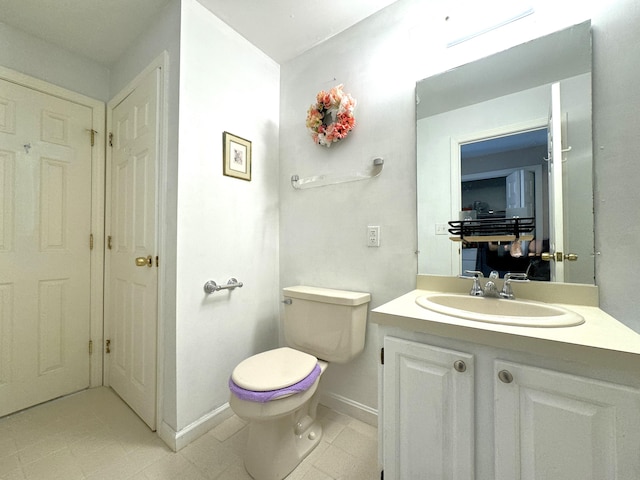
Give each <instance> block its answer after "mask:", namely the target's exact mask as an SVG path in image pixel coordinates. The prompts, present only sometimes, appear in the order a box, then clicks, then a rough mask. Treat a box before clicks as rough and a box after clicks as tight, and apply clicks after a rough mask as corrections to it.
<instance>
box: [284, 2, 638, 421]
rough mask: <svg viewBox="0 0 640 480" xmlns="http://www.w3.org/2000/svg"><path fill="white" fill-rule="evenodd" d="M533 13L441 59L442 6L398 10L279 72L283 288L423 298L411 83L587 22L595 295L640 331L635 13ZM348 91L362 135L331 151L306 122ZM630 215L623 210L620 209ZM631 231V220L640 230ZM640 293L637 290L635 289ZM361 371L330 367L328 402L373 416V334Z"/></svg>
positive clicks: (626, 9)
mask: <svg viewBox="0 0 640 480" xmlns="http://www.w3.org/2000/svg"><path fill="white" fill-rule="evenodd" d="M531 3H532V4H533V5H534V8H535V10H536V12H535V13H534V14H533V15H531V16H529V17H527V18H525V19H522V20H519V21H518V22H515V23H514V24H511V25H508V26H506V27H504V28H502V29H501V30H500V31H496V32H492V33H489V34H486V35H483V36H481V37H477V38H476V39H474V40H472V41H470V42H467V43H466V44H461V45H459V46H457V47H454V48H451V49H448V50H447V49H446V48H445V47H444V41H443V35H445V33H446V32H445V31H446V25H444V17H445V15H444V14H446V13H447V12H446V8H447V7H446V6H441V5H439V4H432V3H431V2H423V1H420V0H400V1H399V2H397V3H396V4H394V5H391V6H390V7H388V8H387V9H385V10H384V11H382V12H381V13H379V14H377V15H374V16H372V17H370V18H369V19H367V20H365V21H364V22H361V23H360V24H358V25H356V26H355V27H353V28H351V29H350V30H348V31H346V32H344V33H342V34H340V35H338V36H336V37H334V38H332V39H330V40H328V41H327V42H324V43H323V44H321V45H319V46H317V47H316V48H314V49H313V50H311V51H309V52H307V53H305V54H304V55H301V56H300V57H297V58H295V59H293V60H291V61H290V62H288V63H286V64H284V65H282V81H281V85H282V87H281V91H282V101H281V113H280V115H281V116H280V118H281V121H280V165H281V167H280V169H281V174H280V198H281V219H280V220H281V232H280V237H281V238H280V249H281V262H280V269H281V275H280V283H281V286H286V285H291V284H295V283H307V284H310V285H318V286H328V287H336V288H348V289H353V290H365V291H369V292H371V293H372V295H373V300H372V306H374V307H375V306H377V305H379V304H381V303H383V302H386V301H388V300H390V299H392V298H394V297H395V296H398V295H400V294H402V293H405V292H407V291H408V290H410V289H411V288H413V287H414V285H415V283H414V282H415V278H414V275H415V273H416V265H417V262H416V258H415V256H414V250H415V249H416V246H415V241H416V240H415V239H416V223H415V222H416V219H415V216H416V206H415V204H416V192H415V183H416V170H415V168H416V167H415V140H416V138H415V124H414V114H415V106H414V89H415V82H416V81H417V80H419V79H421V78H423V77H426V76H428V75H430V74H434V73H437V72H440V71H443V70H445V69H447V68H450V67H453V66H456V65H460V64H463V63H466V62H468V61H471V60H474V59H476V58H480V57H482V56H486V55H488V54H490V53H493V52H495V51H498V50H502V49H505V48H508V47H509V46H512V45H515V44H518V43H521V42H523V41H526V40H529V39H531V38H535V37H537V36H541V35H545V34H547V33H551V32H553V31H556V30H559V29H561V28H563V27H566V26H569V25H573V24H576V23H579V22H581V21H583V20H585V19H588V18H590V17H591V18H592V24H593V42H594V75H593V76H594V80H593V82H594V112H593V122H594V131H595V136H594V151H595V159H594V162H595V171H596V180H595V183H596V193H595V195H596V232H595V233H596V242H597V244H596V249H597V250H599V251H600V252H601V255H599V256H598V257H597V277H596V281H597V283H598V284H599V285H600V287H601V297H602V298H601V301H602V306H603V308H604V309H605V310H607V311H608V312H609V313H612V314H613V315H614V316H616V317H617V318H619V319H620V320H621V321H623V322H625V323H626V324H628V325H629V326H631V327H633V328H635V329H636V330H638V331H640V318H638V317H637V315H636V313H635V303H636V302H635V300H634V298H635V293H636V291H635V290H636V289H637V285H636V286H635V287H634V286H633V285H634V282H633V281H631V280H630V279H634V278H637V270H638V267H640V261H639V260H638V259H639V258H640V257H639V255H638V253H637V252H636V249H635V245H634V244H635V243H636V242H635V239H636V238H637V237H638V234H639V233H640V232H639V229H640V224H639V222H637V221H632V222H629V219H630V215H632V212H633V211H634V210H633V209H634V208H635V205H638V204H639V203H640V193H639V192H640V190H639V189H638V188H637V185H636V184H637V181H638V176H639V175H640V162H638V160H637V159H638V155H637V151H638V149H639V148H640V145H639V143H640V139H638V136H637V135H636V133H635V132H636V131H637V130H638V126H639V125H638V116H637V108H638V105H640V90H639V89H638V88H636V79H637V77H638V74H640V71H639V67H638V65H637V62H632V61H629V59H630V58H634V55H635V54H634V50H633V49H634V48H635V45H637V44H638V42H640V31H638V29H637V25H638V24H639V22H640V4H638V2H636V1H635V0H616V1H611V2H608V3H606V2H605V4H599V5H598V7H597V8H598V9H597V10H595V11H593V13H591V11H590V9H591V5H590V4H589V3H588V2H580V3H577V2H567V3H566V4H565V3H562V4H559V3H558V2H552V1H551V0H537V1H532V2H531ZM338 83H344V85H345V91H347V92H350V93H351V94H352V95H353V96H354V97H355V98H356V99H357V100H358V102H359V104H358V107H357V109H356V117H357V121H358V126H357V127H356V129H355V130H354V131H353V132H352V134H351V135H350V136H349V138H347V139H346V140H345V141H344V142H342V143H341V144H337V145H334V146H332V147H331V148H330V149H325V148H324V147H320V146H316V145H314V144H313V143H312V141H311V140H310V138H309V137H308V135H307V133H306V130H305V126H304V120H305V115H306V109H307V108H308V106H309V105H310V104H311V103H312V102H313V100H314V98H315V95H316V93H317V92H318V91H319V90H320V89H328V88H330V87H331V86H333V85H335V84H338ZM373 156H383V157H385V160H386V163H385V168H384V171H383V173H382V175H381V176H380V177H379V178H377V179H375V180H371V181H366V182H359V183H353V184H342V185H337V186H333V187H322V188H318V189H314V190H304V191H296V190H293V189H292V188H291V186H290V184H289V178H290V176H291V175H292V174H299V175H300V176H303V177H304V176H308V175H316V174H320V173H326V172H339V171H351V170H357V169H358V168H359V167H360V166H361V165H363V164H364V163H366V162H367V161H369V159H370V158H372V157H373ZM622 206H626V207H627V209H626V210H625V209H623V208H622ZM634 218H635V217H634ZM372 224H373V225H381V229H382V234H381V238H382V244H381V247H380V248H378V249H372V248H367V247H366V246H365V245H366V243H365V239H366V236H365V228H366V226H367V225H372ZM635 284H637V282H635ZM369 327H370V329H369V334H368V336H367V347H366V349H365V352H364V353H363V355H362V356H361V357H360V358H359V359H358V360H356V361H355V362H354V363H353V364H350V365H344V366H331V367H330V370H328V372H327V374H326V377H325V380H324V388H325V389H326V390H327V391H328V392H329V393H330V394H332V395H338V396H343V397H346V398H348V399H350V400H352V401H354V402H357V403H359V404H362V405H364V406H365V407H369V408H371V409H375V408H377V399H376V394H375V392H376V374H375V369H376V364H377V345H376V344H375V343H376V339H375V326H372V325H369Z"/></svg>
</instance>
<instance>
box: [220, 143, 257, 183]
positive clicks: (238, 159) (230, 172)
mask: <svg viewBox="0 0 640 480" xmlns="http://www.w3.org/2000/svg"><path fill="white" fill-rule="evenodd" d="M222 173H223V174H224V175H226V176H228V177H234V178H239V179H241V180H246V181H248V182H250V181H251V141H249V140H247V139H245V138H242V137H238V136H237V135H234V134H232V133H229V132H223V133H222Z"/></svg>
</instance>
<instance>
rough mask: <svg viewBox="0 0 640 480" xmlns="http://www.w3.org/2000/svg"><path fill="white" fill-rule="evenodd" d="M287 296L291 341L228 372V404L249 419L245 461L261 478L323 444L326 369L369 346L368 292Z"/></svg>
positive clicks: (308, 291) (310, 291) (274, 478)
mask: <svg viewBox="0 0 640 480" xmlns="http://www.w3.org/2000/svg"><path fill="white" fill-rule="evenodd" d="M284 295H285V298H286V301H285V312H284V321H283V325H284V333H285V339H286V340H287V343H288V344H289V347H281V348H277V349H274V350H269V351H266V352H262V353H259V354H257V355H254V356H252V357H249V358H248V359H246V360H243V361H242V362H240V364H238V366H237V367H236V368H235V369H234V371H233V373H232V375H231V378H230V379H229V389H230V391H231V396H230V400H229V405H230V407H231V409H232V410H233V411H234V412H235V413H236V415H238V417H240V418H242V419H244V420H246V421H248V422H249V438H248V440H247V446H246V450H245V454H244V464H245V468H246V470H247V472H249V474H250V475H251V476H252V477H253V478H254V479H255V480H282V479H283V478H284V477H286V476H287V475H288V474H289V473H290V472H291V471H292V470H293V469H294V468H295V467H296V466H297V465H298V464H299V463H300V462H301V461H302V460H303V459H304V458H305V457H306V456H307V455H308V454H309V453H310V452H311V451H312V450H313V449H314V448H315V447H316V446H317V445H318V443H319V442H320V439H321V437H322V426H321V425H320V423H319V422H318V420H317V419H316V410H317V406H318V384H319V383H320V379H321V377H322V374H323V372H324V371H325V370H326V368H327V366H328V363H329V362H336V363H346V362H348V361H350V360H351V359H352V358H354V357H355V356H356V355H358V354H360V352H361V351H362V350H363V348H364V334H365V326H366V315H367V305H368V303H369V301H370V298H371V296H370V295H369V294H368V293H361V292H351V291H343V290H333V289H324V288H317V287H306V286H298V287H289V288H285V289H284ZM320 358H322V360H320Z"/></svg>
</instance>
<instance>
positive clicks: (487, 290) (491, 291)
mask: <svg viewBox="0 0 640 480" xmlns="http://www.w3.org/2000/svg"><path fill="white" fill-rule="evenodd" d="M499 276H500V274H499V273H498V272H496V271H495V270H492V271H491V273H490V274H489V280H487V283H485V284H484V296H485V297H490V298H498V297H499V296H500V293H499V292H498V287H496V283H495V282H494V280H495V279H496V278H498V277H499Z"/></svg>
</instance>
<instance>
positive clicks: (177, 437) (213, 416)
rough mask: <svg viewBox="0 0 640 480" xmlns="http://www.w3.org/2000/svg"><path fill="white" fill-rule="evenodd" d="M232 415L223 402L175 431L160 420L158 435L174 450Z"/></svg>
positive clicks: (177, 449) (182, 446)
mask: <svg viewBox="0 0 640 480" xmlns="http://www.w3.org/2000/svg"><path fill="white" fill-rule="evenodd" d="M232 415H233V410H231V408H230V407H229V404H228V403H225V404H224V405H222V406H221V407H219V408H217V409H215V410H214V411H212V412H210V413H208V414H206V415H204V416H202V417H200V418H199V419H198V420H196V421H195V422H192V423H191V424H189V425H187V426H186V427H184V428H183V429H182V430H179V431H177V432H176V431H175V430H174V429H173V428H172V427H170V426H169V425H168V424H166V423H164V422H162V423H161V424H160V428H159V429H158V432H157V433H158V436H159V437H160V438H161V439H162V441H164V443H166V444H167V445H168V446H169V448H170V449H171V450H173V451H174V452H177V451H179V450H180V449H182V448H184V447H186V446H187V445H189V444H190V443H191V442H193V441H194V440H196V439H198V438H200V437H201V436H202V435H204V434H205V433H207V432H208V431H209V430H211V429H212V428H215V427H217V426H218V425H220V424H221V423H222V422H224V421H225V420H226V419H227V418H230V417H231V416H232Z"/></svg>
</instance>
